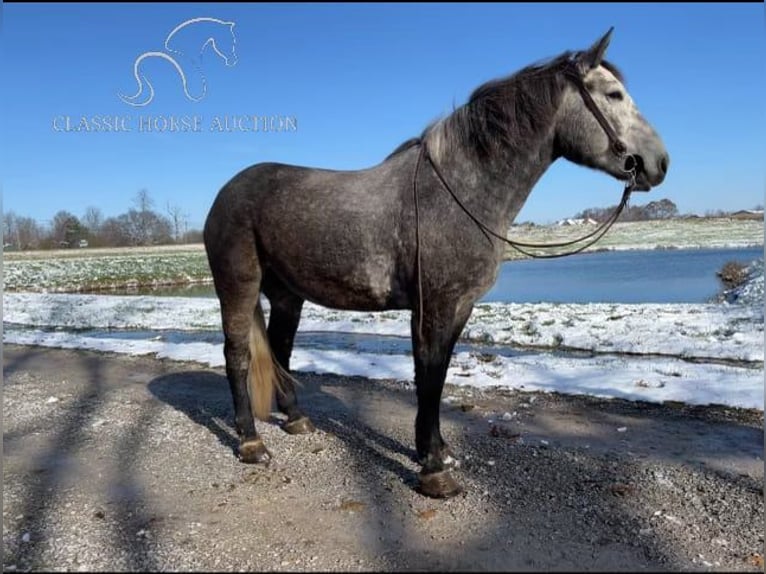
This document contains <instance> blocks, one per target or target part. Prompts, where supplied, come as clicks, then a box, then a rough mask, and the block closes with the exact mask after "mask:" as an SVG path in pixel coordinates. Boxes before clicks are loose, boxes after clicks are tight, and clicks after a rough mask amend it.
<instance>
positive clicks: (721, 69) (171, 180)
mask: <svg viewBox="0 0 766 574" xmlns="http://www.w3.org/2000/svg"><path fill="white" fill-rule="evenodd" d="M2 10H3V56H4V82H3V84H4V90H3V91H4V93H3V96H2V97H3V105H4V109H5V117H4V120H3V121H4V126H3V130H2V133H3V137H4V142H3V152H4V153H3V157H4V160H5V161H4V162H3V167H4V177H3V209H4V210H5V211H11V210H12V211H15V212H16V213H17V214H19V215H27V216H31V217H33V218H35V219H38V220H40V221H42V222H45V221H46V220H49V219H50V218H51V217H52V216H53V215H54V214H55V213H56V211H58V210H59V209H67V210H69V211H71V212H73V213H74V214H76V215H78V216H79V215H82V214H83V213H84V211H85V209H86V208H87V207H88V206H96V207H99V208H101V210H102V211H103V213H104V214H105V215H106V216H112V215H118V214H120V213H123V212H124V211H126V210H127V209H129V208H130V207H132V206H133V202H132V199H133V198H134V196H135V195H136V192H137V191H138V190H139V189H141V188H146V189H147V190H148V191H149V194H150V195H151V197H152V198H153V199H154V200H155V203H156V208H157V209H158V210H162V209H164V207H165V206H166V205H167V204H168V203H171V204H174V205H178V206H180V207H181V208H182V209H183V210H184V211H185V212H186V213H187V214H188V217H189V222H190V224H191V225H192V226H197V227H199V226H201V225H202V222H203V221H204V218H205V216H206V214H207V211H208V209H209V207H210V205H211V203H212V201H213V199H214V197H215V195H216V193H217V192H218V190H219V189H220V187H221V186H222V185H223V184H224V183H226V181H227V180H228V179H229V178H230V177H231V176H233V175H234V174H235V173H236V172H237V171H239V170H240V169H242V168H244V167H247V166H248V165H251V164H254V163H258V162H261V161H279V162H284V163H293V164H302V165H310V166H316V167H325V168H331V169H358V168H363V167H368V166H371V165H374V164H376V163H378V162H380V161H381V160H382V159H383V158H384V157H385V156H386V155H387V154H388V153H389V152H390V151H391V150H392V149H393V148H394V147H396V146H397V145H398V144H399V143H400V142H402V141H403V140H405V139H407V138H409V137H411V136H414V135H417V134H419V133H420V132H421V130H422V129H423V128H424V127H425V126H426V125H427V124H428V123H429V122H430V121H432V120H434V119H436V118H438V117H441V116H443V115H446V114H448V113H450V111H451V110H452V107H453V105H460V104H462V103H463V102H464V101H465V100H466V98H467V97H468V95H469V94H470V93H471V91H472V90H473V89H474V88H475V87H477V86H478V85H479V84H481V83H482V82H484V81H486V80H489V79H492V78H497V77H500V76H505V75H508V74H510V73H512V72H514V71H516V70H518V69H519V68H521V67H523V66H526V65H528V64H530V63H533V62H536V61H539V60H541V59H544V58H547V57H551V56H555V55H557V54H559V53H561V52H563V51H565V50H568V49H572V50H575V49H582V48H586V47H587V46H589V45H590V44H591V43H592V42H593V41H595V40H596V39H597V38H598V37H599V36H600V35H601V34H603V33H604V32H605V31H606V30H607V29H608V28H609V27H610V26H614V27H615V32H614V35H613V38H612V43H611V46H610V48H609V51H608V53H607V58H608V59H610V60H611V61H613V62H614V63H615V64H617V65H618V66H619V67H620V68H621V69H622V70H623V72H624V73H625V75H626V76H627V87H628V91H629V92H630V93H631V95H632V96H633V98H634V100H635V101H636V103H637V105H638V107H639V109H640V110H641V111H642V113H643V114H644V115H645V116H646V118H647V119H648V120H649V121H650V122H651V123H652V124H653V125H654V127H655V128H656V129H657V131H658V132H659V133H660V134H661V135H662V137H663V139H664V141H665V144H666V146H667V148H668V150H669V152H670V156H671V166H670V171H669V174H668V177H667V179H666V181H665V183H664V184H663V185H662V186H661V187H659V188H657V189H656V190H653V191H652V193H650V194H648V195H647V196H640V197H636V198H634V200H633V201H634V202H638V203H644V202H647V201H650V200H657V199H662V198H669V199H671V200H673V201H674V202H675V203H676V204H677V205H678V207H679V209H680V211H681V212H684V213H686V212H694V213H699V214H703V213H704V212H705V211H708V210H714V209H719V208H720V209H726V210H730V209H747V208H752V207H754V206H755V205H757V204H763V203H764V190H765V187H766V177H765V175H766V173H765V172H764V157H765V155H766V154H764V152H765V151H766V147H765V145H764V144H765V143H766V138H764V133H766V131H765V130H764V127H766V122H764V120H765V119H766V118H765V116H764V105H763V103H764V101H766V99H765V96H766V89H764V88H765V84H766V74H764V70H765V69H766V68H765V66H764V64H765V63H766V62H765V61H764V55H766V49H765V48H766V26H765V25H764V24H765V21H764V7H763V4H762V3H751V4H664V3H648V4H643V3H629V4H579V3H578V4H574V3H573V4H555V3H549V4H470V5H469V4H441V5H439V4H420V5H418V4H358V5H343V4H292V5H290V4H279V5H276V4H274V5H269V4H249V5H235V4H202V3H190V4H153V5H150V4H103V5H90V4H87V5H86V4H70V5H66V4H47V5H26V4H5V5H3V7H2ZM198 17H212V18H218V19H221V20H225V21H233V22H235V28H234V33H235V36H236V51H237V55H238V60H237V63H236V65H234V66H231V67H226V66H225V65H224V63H223V60H222V59H220V58H218V57H217V56H216V55H215V54H214V53H213V52H210V51H208V52H207V53H206V54H205V56H204V59H203V70H204V74H205V76H206V78H207V82H208V84H207V92H206V94H205V97H204V99H202V100H200V101H198V102H193V101H190V100H188V99H186V98H185V97H184V94H183V91H182V89H181V82H180V79H179V77H178V75H177V74H176V73H175V72H174V71H173V69H172V68H171V66H170V65H169V64H167V63H166V62H163V61H160V60H159V59H157V58H155V59H154V60H155V61H153V62H152V61H150V60H147V63H146V66H147V67H146V69H145V72H146V75H147V77H148V78H150V80H151V82H152V84H153V86H154V88H155V97H154V100H153V101H152V102H151V103H150V104H149V105H148V106H146V107H143V108H137V107H132V106H129V105H127V104H126V103H124V102H123V101H121V100H120V99H119V98H118V93H123V94H126V95H132V94H133V93H135V91H136V90H137V87H136V81H135V79H134V77H133V63H134V61H135V60H136V58H137V57H138V56H139V55H140V54H142V53H143V52H146V51H159V50H162V49H163V42H164V40H165V37H166V36H167V35H168V34H169V33H170V31H171V30H173V29H174V28H175V27H176V26H177V25H179V24H181V23H182V22H184V21H187V20H189V19H191V18H198ZM232 115H236V116H242V115H249V116H252V115H258V116H264V115H267V116H270V115H281V116H290V117H292V118H295V120H296V122H297V124H296V125H297V129H296V130H291V131H285V132H280V133H276V132H271V133H264V132H215V131H213V132H211V131H210V130H209V123H210V122H211V121H212V120H213V118H216V117H218V118H221V117H224V116H232ZM65 116H69V117H70V118H72V121H73V122H74V123H75V124H76V123H77V122H78V121H79V119H80V117H82V116H85V117H86V118H92V117H93V116H119V117H128V120H127V125H128V126H129V127H131V129H132V131H130V132H124V131H122V132H114V131H113V132H96V131H91V132H74V131H56V130H55V129H54V126H53V122H54V119H56V118H59V119H57V120H56V121H57V122H58V123H57V125H58V126H59V127H60V126H61V125H62V122H63V120H62V119H61V118H62V117H65ZM146 116H151V117H159V116H161V117H165V118H168V117H169V116H175V117H182V116H187V117H189V116H199V117H201V118H202V124H201V130H200V131H198V132H186V133H179V132H174V133H171V132H165V133H156V132H155V133H149V132H145V131H144V132H141V131H139V130H138V128H139V126H138V124H139V121H140V119H139V118H141V117H146ZM620 192H621V186H620V184H618V183H617V182H615V181H614V180H612V179H611V178H609V177H608V176H606V175H604V174H600V173H596V172H593V171H590V170H587V169H584V168H581V167H577V166H573V165H572V164H568V163H567V162H565V161H564V160H560V161H558V162H556V163H555V164H554V165H553V166H552V167H551V169H550V170H549V171H548V172H547V173H546V174H545V175H544V176H543V178H542V180H541V181H540V182H539V183H538V185H537V186H536V188H535V189H534V190H533V192H532V194H531V196H530V199H529V200H528V202H527V204H526V206H525V207H524V209H523V211H522V212H521V214H520V215H519V217H518V218H517V221H527V220H531V221H535V222H538V223H546V222H551V221H554V220H556V219H559V218H562V217H567V216H571V215H573V214H575V213H576V212H578V211H580V210H582V209H585V208H587V207H595V206H606V205H612V204H614V203H616V202H617V201H618V199H619V194H620Z"/></svg>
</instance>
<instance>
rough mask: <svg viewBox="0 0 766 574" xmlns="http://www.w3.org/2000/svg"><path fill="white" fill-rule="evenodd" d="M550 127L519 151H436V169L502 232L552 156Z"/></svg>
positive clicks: (484, 219) (476, 212) (483, 218)
mask: <svg viewBox="0 0 766 574" xmlns="http://www.w3.org/2000/svg"><path fill="white" fill-rule="evenodd" d="M553 149H554V145H553V130H550V131H549V132H545V133H540V134H539V135H538V137H537V138H536V139H535V140H534V141H531V142H530V145H529V146H527V147H526V148H525V149H524V152H522V153H515V154H511V153H510V152H506V153H500V154H499V155H498V156H496V157H491V158H488V159H487V160H485V161H480V160H479V159H478V158H476V157H475V155H474V154H473V153H471V152H469V151H468V150H464V149H451V150H449V151H446V150H445V151H444V152H443V153H439V154H437V155H438V156H440V157H437V158H435V161H437V162H438V167H439V170H440V171H441V172H442V174H443V175H444V177H445V179H446V181H447V183H448V184H449V185H450V186H451V188H452V190H453V192H454V193H455V195H456V196H457V197H458V198H459V199H460V200H461V202H463V203H464V204H465V205H466V207H467V208H468V209H469V210H470V211H471V212H472V213H473V214H474V215H475V216H476V217H477V218H479V219H480V220H481V221H482V222H483V223H485V224H487V225H488V226H489V227H490V228H491V229H492V230H493V231H495V232H497V233H500V234H504V233H505V231H506V230H507V229H508V227H509V226H510V225H511V223H512V222H513V220H514V219H515V217H516V215H518V213H519V211H521V208H522V207H523V206H524V203H525V202H526V200H527V197H528V196H529V194H530V192H531V191H532V188H533V187H534V186H535V184H536V183H537V182H538V180H539V179H540V177H542V175H543V173H545V171H546V170H547V169H548V167H550V165H551V164H552V163H553V160H554V153H553Z"/></svg>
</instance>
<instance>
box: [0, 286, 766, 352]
mask: <svg viewBox="0 0 766 574" xmlns="http://www.w3.org/2000/svg"><path fill="white" fill-rule="evenodd" d="M3 302H4V309H3V311H4V315H3V320H4V321H5V322H7V323H12V324H18V325H28V326H34V327H59V328H66V329H88V328H93V329H151V330H168V329H175V330H182V331H196V330H219V329H220V328H221V317H220V307H219V304H218V300H217V299H214V298H193V297H188V298H186V297H150V296H109V295H73V294H36V293H6V294H5V295H4V296H3ZM264 303H265V304H264V308H265V309H267V310H268V303H267V302H264ZM300 330H301V331H334V332H343V333H369V334H378V335H395V336H401V337H409V336H410V313H409V312H408V311H385V312H382V313H366V312H356V311H335V310H332V309H326V308H323V307H319V306H318V305H313V304H310V303H306V305H305V306H304V311H303V315H302V318H301V324H300ZM763 336H764V335H763V308H762V307H755V306H751V305H726V304H723V305H722V304H702V305H696V304H641V305H636V304H632V305H631V304H611V303H605V304H602V303H599V304H587V305H586V304H557V303H535V304H531V303H524V304H518V303H482V304H479V305H477V306H476V308H475V309H474V311H473V314H472V315H471V319H470V320H469V322H468V324H467V325H466V328H465V330H464V331H463V339H464V340H468V341H477V342H482V343H495V344H504V345H515V346H525V347H526V346H533V347H551V348H568V349H578V350H586V351H596V352H620V353H638V354H655V355H673V356H681V357H685V358H699V359H706V358H718V359H731V360H744V361H763V358H764V356H763Z"/></svg>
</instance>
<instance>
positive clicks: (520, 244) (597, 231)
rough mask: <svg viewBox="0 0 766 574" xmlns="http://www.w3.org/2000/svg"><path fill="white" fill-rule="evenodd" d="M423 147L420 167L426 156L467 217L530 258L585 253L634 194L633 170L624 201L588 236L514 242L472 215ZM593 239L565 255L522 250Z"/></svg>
mask: <svg viewBox="0 0 766 574" xmlns="http://www.w3.org/2000/svg"><path fill="white" fill-rule="evenodd" d="M421 146H422V149H421V151H420V154H419V156H418V166H419V165H420V157H422V156H423V155H425V156H426V158H427V159H428V163H430V164H431V167H432V168H433V170H434V173H435V174H436V177H437V178H438V179H439V182H440V183H441V184H442V186H443V187H444V189H446V190H447V191H448V192H449V194H450V195H451V196H452V199H454V200H455V203H457V204H458V205H459V206H460V208H461V209H462V210H463V211H464V212H465V213H466V215H468V217H470V218H471V219H472V220H473V222H474V223H475V224H476V225H477V226H478V227H479V229H481V230H482V231H483V232H484V233H485V235H486V234H490V235H492V236H493V237H496V238H497V239H499V240H501V241H503V242H504V243H506V244H508V245H510V246H511V247H513V248H514V249H515V250H516V251H518V252H519V253H522V254H524V255H526V256H528V257H532V258H535V259H554V258H557V257H566V256H569V255H574V254H576V253H580V252H582V251H584V250H585V249H587V248H588V247H591V246H592V245H594V244H595V243H596V242H597V241H599V240H600V239H601V238H602V237H603V236H604V235H605V234H606V232H607V231H609V229H610V228H611V227H612V225H614V223H615V222H616V221H617V219H618V218H619V217H620V214H621V213H622V211H623V209H625V206H626V205H627V204H628V201H629V200H630V194H631V193H632V192H633V186H634V185H635V169H633V170H631V171H629V172H628V173H629V174H630V178H629V180H628V182H627V183H626V184H625V190H624V191H623V192H622V199H621V200H620V203H619V205H617V207H616V208H615V210H614V212H612V214H611V215H610V216H609V218H607V219H606V221H604V222H603V223H602V224H601V225H599V226H598V227H597V228H596V229H595V230H593V231H592V232H590V233H588V234H587V235H584V236H583V237H579V238H577V239H573V240H572V241H562V242H560V243H523V242H521V241H513V240H511V239H508V238H507V237H504V236H502V235H500V234H499V233H496V232H494V231H493V230H492V229H490V228H489V226H488V225H486V224H485V223H484V222H482V221H481V220H480V219H479V218H478V217H476V216H475V215H474V214H473V213H471V211H470V210H469V209H468V208H467V207H466V206H465V205H464V204H463V202H462V201H460V199H459V198H458V197H457V195H455V192H454V191H453V190H452V188H451V187H450V186H449V184H448V183H447V180H445V179H444V176H443V175H442V174H441V172H440V171H439V168H438V167H437V166H436V163H434V160H433V158H431V154H429V153H428V150H427V149H426V143H425V142H422V143H421ZM417 169H418V167H417V166H416V167H415V170H416V171H417ZM416 179H417V178H416ZM416 198H417V192H416ZM416 201H417V199H416ZM416 211H417V204H416ZM416 220H417V215H416ZM591 237H594V239H593V241H591V242H589V243H586V244H584V245H582V246H580V247H578V248H577V249H575V250H573V251H568V252H565V253H552V254H547V255H543V254H539V253H530V252H529V251H526V250H525V249H522V247H531V248H535V249H551V248H553V247H568V246H570V245H575V244H577V243H581V242H583V241H585V240H586V239H590V238H591Z"/></svg>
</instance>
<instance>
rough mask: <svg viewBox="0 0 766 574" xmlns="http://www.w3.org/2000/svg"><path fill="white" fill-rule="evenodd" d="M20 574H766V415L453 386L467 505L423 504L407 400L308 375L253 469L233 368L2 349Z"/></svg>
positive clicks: (7, 462)
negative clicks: (137, 573) (292, 410)
mask: <svg viewBox="0 0 766 574" xmlns="http://www.w3.org/2000/svg"><path fill="white" fill-rule="evenodd" d="M3 373H4V382H3V392H4V400H3V419H4V432H3V449H4V451H3V453H4V454H3V463H4V464H3V545H4V553H3V569H4V570H5V571H12V570H17V571H22V570H54V569H55V570H88V571H92V570H99V571H106V570H122V571H125V570H219V571H220V570H225V571H230V570H285V571H290V570H292V571H306V570H313V571H327V570H332V571H340V570H342V571H356V570H383V571H385V570H429V571H443V570H535V571H537V570H570V571H572V570H611V571H637V570H676V571H677V570H702V571H706V570H714V571H724V570H726V571H731V570H740V571H763V554H764V550H763V547H764V540H763V524H764V501H763V470H764V466H763V445H764V432H763V413H762V412H759V411H743V410H737V409H728V408H724V407H707V408H701V407H687V406H683V405H674V404H665V405H654V404H647V403H631V402H626V401H617V400H609V401H606V400H599V399H594V398H587V397H573V396H564V395H547V394H537V393H519V392H514V391H503V392H500V391H491V390H490V391H487V390H484V391H478V390H476V391H469V390H466V389H465V388H460V389H457V388H448V392H447V393H446V395H447V400H445V403H444V405H443V409H442V413H443V414H442V427H443V428H442V430H443V434H444V435H445V438H446V439H447V440H448V441H449V442H450V443H451V444H452V446H453V448H454V449H455V450H456V452H457V453H459V455H460V456H461V458H462V467H461V469H460V470H459V471H458V472H457V478H458V480H460V482H461V483H462V484H463V485H464V486H465V487H466V492H465V493H464V494H463V495H461V496H458V497H457V498H454V499H450V500H446V501H437V500H431V499H427V498H424V497H422V496H420V495H418V494H417V493H416V492H414V490H413V487H414V485H415V484H416V472H417V470H418V467H417V465H416V464H415V462H414V461H413V455H414V451H413V443H414V430H413V424H414V417H415V396H414V391H413V389H412V386H411V385H410V384H407V383H404V382H402V381H370V380H367V379H364V378H359V377H351V378H348V377H338V376H331V375H322V376H319V375H302V376H301V377H300V378H301V380H302V381H303V383H304V388H303V389H302V390H301V394H300V399H301V403H302V405H303V406H304V408H305V410H306V412H307V414H309V416H310V417H311V418H312V419H313V421H314V423H315V424H316V426H317V428H318V431H317V432H316V433H314V434H312V435H303V436H290V435H287V434H286V433H284V432H283V431H281V429H280V428H279V419H278V418H276V416H275V418H274V419H273V421H272V423H271V424H266V423H261V425H260V429H261V430H262V434H263V436H264V439H265V441H266V444H267V446H268V447H269V448H270V450H271V451H272V453H273V455H274V457H275V459H274V461H273V462H272V464H271V465H270V466H269V467H267V468H266V467H254V466H248V465H243V464H241V463H239V462H238V461H237V460H236V458H235V456H234V451H233V449H234V447H235V445H236V441H235V438H234V436H233V431H232V423H233V421H232V416H233V415H232V409H231V406H230V400H231V399H230V395H229V390H228V385H227V383H226V380H225V378H224V377H223V376H222V370H209V369H205V368H202V367H200V366H199V365H194V364H189V363H175V362H171V361H159V360H155V359H150V358H141V357H127V356H122V355H121V356H117V355H109V354H99V353H92V352H82V351H67V350H56V349H45V348H35V347H20V346H13V345H5V346H4V349H3Z"/></svg>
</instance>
